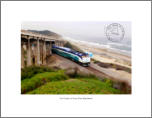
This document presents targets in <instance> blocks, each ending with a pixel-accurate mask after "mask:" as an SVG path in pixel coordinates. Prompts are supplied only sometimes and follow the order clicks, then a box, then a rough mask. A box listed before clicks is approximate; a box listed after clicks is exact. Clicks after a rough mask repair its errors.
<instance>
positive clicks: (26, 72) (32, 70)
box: [21, 66, 53, 80]
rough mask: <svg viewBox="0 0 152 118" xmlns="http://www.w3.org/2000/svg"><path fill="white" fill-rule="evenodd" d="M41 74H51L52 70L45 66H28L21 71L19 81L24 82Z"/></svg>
mask: <svg viewBox="0 0 152 118" xmlns="http://www.w3.org/2000/svg"><path fill="white" fill-rule="evenodd" d="M42 72H53V70H52V69H51V68H49V67H45V66H30V67H25V68H23V69H21V80H24V79H25V78H31V77H33V76H34V75H35V74H37V73H42Z"/></svg>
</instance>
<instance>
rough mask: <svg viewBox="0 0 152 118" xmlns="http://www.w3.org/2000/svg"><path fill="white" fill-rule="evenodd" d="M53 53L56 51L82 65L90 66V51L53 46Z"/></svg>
mask: <svg viewBox="0 0 152 118" xmlns="http://www.w3.org/2000/svg"><path fill="white" fill-rule="evenodd" d="M52 53H56V54H58V55H60V56H63V57H65V58H68V59H70V60H72V61H75V62H77V63H79V64H80V65H82V66H89V65H90V58H91V57H90V56H89V53H85V52H79V51H76V50H73V49H71V48H67V47H61V46H56V45H53V46H52Z"/></svg>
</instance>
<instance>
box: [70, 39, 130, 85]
mask: <svg viewBox="0 0 152 118" xmlns="http://www.w3.org/2000/svg"><path fill="white" fill-rule="evenodd" d="M70 42H71V43H72V44H73V45H76V46H77V47H79V48H80V49H82V50H83V51H87V52H92V53H93V57H92V58H93V59H94V60H97V61H99V62H102V63H106V64H114V65H117V66H118V65H119V66H121V67H123V68H127V69H129V70H130V71H131V57H130V56H128V55H126V54H122V53H119V52H116V51H114V50H111V49H108V48H103V47H101V46H96V45H91V44H89V43H88V44H86V43H83V42H78V41H70ZM95 66H97V65H95ZM97 68H99V70H101V71H102V72H104V73H106V74H107V75H110V76H111V77H114V78H116V79H117V80H119V81H124V82H127V83H128V84H129V85H130V86H131V72H127V71H125V70H119V69H116V68H114V66H111V67H109V68H104V67H99V66H98V67H97Z"/></svg>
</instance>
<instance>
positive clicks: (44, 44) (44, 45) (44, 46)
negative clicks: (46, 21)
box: [43, 40, 46, 65]
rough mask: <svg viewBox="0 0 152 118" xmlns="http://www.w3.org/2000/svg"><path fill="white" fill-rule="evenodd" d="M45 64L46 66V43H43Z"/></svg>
mask: <svg viewBox="0 0 152 118" xmlns="http://www.w3.org/2000/svg"><path fill="white" fill-rule="evenodd" d="M43 64H44V65H45V64H46V42H45V40H44V42H43Z"/></svg>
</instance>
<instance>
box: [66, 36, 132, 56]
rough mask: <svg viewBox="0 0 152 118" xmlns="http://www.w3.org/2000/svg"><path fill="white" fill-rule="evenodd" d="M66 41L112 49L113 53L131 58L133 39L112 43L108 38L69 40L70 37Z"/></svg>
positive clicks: (125, 38) (77, 38)
mask: <svg viewBox="0 0 152 118" xmlns="http://www.w3.org/2000/svg"><path fill="white" fill-rule="evenodd" d="M65 39H67V40H69V41H70V40H71V41H76V42H79V43H84V44H89V45H94V46H97V47H101V48H106V49H110V50H112V51H115V52H118V53H121V54H124V55H127V56H131V39H130V38H127V37H124V39H122V40H121V41H119V42H112V41H110V40H108V39H107V38H106V37H102V38H97V37H93V38H90V37H87V38H84V37H83V38H79V37H75V38H69V37H65Z"/></svg>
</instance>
